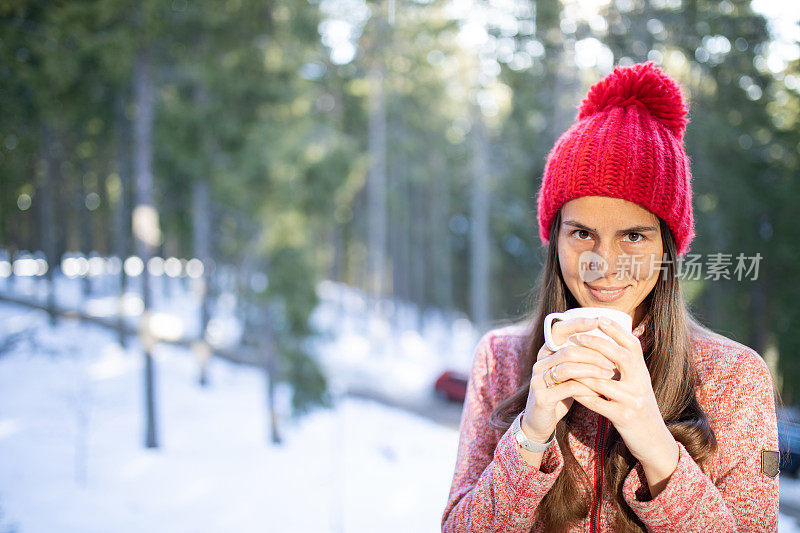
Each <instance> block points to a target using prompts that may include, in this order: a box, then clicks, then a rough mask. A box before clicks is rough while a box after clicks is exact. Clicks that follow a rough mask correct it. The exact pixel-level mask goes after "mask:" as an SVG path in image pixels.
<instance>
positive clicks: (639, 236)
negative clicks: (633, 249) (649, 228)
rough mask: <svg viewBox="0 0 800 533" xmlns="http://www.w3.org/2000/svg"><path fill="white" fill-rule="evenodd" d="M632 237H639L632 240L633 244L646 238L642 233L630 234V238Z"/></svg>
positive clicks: (633, 232)
mask: <svg viewBox="0 0 800 533" xmlns="http://www.w3.org/2000/svg"><path fill="white" fill-rule="evenodd" d="M631 235H635V236H636V237H638V238H636V239H631V242H639V241H641V240H642V239H643V238H644V235H642V234H641V233H636V232H635V231H632V232H630V233H628V236H629V237H630V236H631Z"/></svg>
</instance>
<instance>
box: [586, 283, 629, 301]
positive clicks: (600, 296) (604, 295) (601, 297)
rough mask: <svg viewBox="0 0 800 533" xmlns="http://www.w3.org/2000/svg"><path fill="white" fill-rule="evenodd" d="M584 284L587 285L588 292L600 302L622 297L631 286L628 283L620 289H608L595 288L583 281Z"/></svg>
mask: <svg viewBox="0 0 800 533" xmlns="http://www.w3.org/2000/svg"><path fill="white" fill-rule="evenodd" d="M584 285H586V287H588V289H589V292H591V293H592V296H593V297H594V299H595V300H598V301H600V302H613V301H614V300H618V299H619V298H621V297H622V295H623V294H625V293H626V292H628V289H630V287H631V286H630V285H628V286H627V287H622V288H620V289H616V290H608V289H596V288H594V287H592V286H591V285H589V284H588V283H584Z"/></svg>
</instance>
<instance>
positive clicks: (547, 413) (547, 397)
mask: <svg viewBox="0 0 800 533" xmlns="http://www.w3.org/2000/svg"><path fill="white" fill-rule="evenodd" d="M595 327H597V319H594V318H585V319H584V318H572V319H569V320H563V321H559V322H556V323H555V324H553V338H554V339H555V340H557V341H559V344H560V343H561V342H563V340H564V339H566V338H567V337H569V336H570V335H571V334H573V333H578V332H582V331H590V330H592V329H594V328H595ZM556 366H557V368H555V367H556ZM551 368H553V371H552V372H553V373H552V374H551V375H550V376H548V379H549V378H551V377H552V378H554V379H555V380H556V381H558V382H559V383H558V384H556V385H553V384H552V383H551V386H550V387H549V388H548V387H547V383H546V382H545V372H547V371H549V370H550V369H551ZM613 375H614V365H613V364H612V363H611V362H609V361H608V359H606V358H605V357H604V356H603V355H601V354H599V353H597V352H596V351H594V350H591V349H589V348H584V347H582V346H574V345H570V346H566V347H564V348H561V349H560V350H558V351H555V352H554V351H552V350H550V349H549V348H548V347H547V345H546V344H545V345H543V346H542V347H541V348H540V349H539V353H538V355H537V358H536V363H534V365H533V369H532V375H531V381H530V388H529V389H528V401H527V405H526V407H525V415H524V416H523V419H522V430H523V431H524V432H525V435H527V436H528V438H529V439H531V440H533V441H536V442H546V441H547V440H548V439H549V438H550V435H552V434H553V430H555V427H556V424H557V423H558V421H559V420H561V419H562V418H563V417H564V415H566V414H567V412H568V411H569V408H570V407H571V406H572V402H573V398H572V397H573V396H575V395H577V394H580V395H583V396H584V397H591V396H598V394H597V393H595V392H594V391H592V390H591V389H590V388H589V387H587V386H586V385H584V384H583V383H580V382H579V381H576V380H575V378H578V377H597V378H610V377H611V376H613Z"/></svg>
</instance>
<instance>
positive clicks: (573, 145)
mask: <svg viewBox="0 0 800 533" xmlns="http://www.w3.org/2000/svg"><path fill="white" fill-rule="evenodd" d="M688 122H689V119H688V117H687V107H686V105H685V103H684V99H683V95H682V94H681V89H680V86H679V85H678V84H677V83H676V82H675V80H673V79H672V78H670V77H669V76H668V75H667V74H665V73H664V72H663V71H662V70H660V69H659V68H658V67H657V66H656V65H655V64H654V63H653V62H652V61H648V62H647V63H639V64H636V65H633V66H630V67H623V66H618V67H616V68H615V69H614V71H613V72H611V73H610V74H608V75H607V76H606V77H605V78H603V79H602V80H600V81H599V82H597V83H596V84H595V85H593V86H592V87H591V89H589V93H588V94H587V96H586V98H585V99H584V100H583V102H582V103H581V105H580V107H579V112H578V115H577V116H576V122H575V124H573V125H572V127H570V128H569V129H568V130H567V131H566V132H565V133H564V134H563V135H562V136H561V137H560V138H559V139H558V141H556V144H555V146H554V147H553V149H552V150H551V151H550V153H549V154H548V156H547V162H546V163H545V168H544V177H543V178H542V184H541V187H540V189H539V197H538V200H537V204H538V218H539V236H540V237H541V239H542V241H543V242H544V243H547V242H548V240H549V237H550V226H551V225H552V223H553V218H554V217H555V214H556V213H557V212H558V210H559V209H560V208H561V206H562V205H564V204H565V203H566V202H568V201H570V200H572V199H574V198H579V197H581V196H610V197H612V198H622V199H624V200H629V201H631V202H635V203H637V204H639V205H640V206H642V207H644V208H645V209H647V210H648V211H650V212H652V213H654V214H655V215H657V216H659V217H660V218H662V219H663V220H664V221H665V222H666V223H667V225H668V226H669V228H670V230H671V231H672V236H673V237H674V238H675V242H676V244H677V248H678V255H682V254H684V253H685V252H687V251H688V250H689V243H690V242H691V241H692V238H693V237H694V220H693V217H692V186H691V179H692V174H691V169H690V166H689V158H688V157H687V155H686V152H685V151H684V149H683V133H684V131H685V130H686V124H687V123H688Z"/></svg>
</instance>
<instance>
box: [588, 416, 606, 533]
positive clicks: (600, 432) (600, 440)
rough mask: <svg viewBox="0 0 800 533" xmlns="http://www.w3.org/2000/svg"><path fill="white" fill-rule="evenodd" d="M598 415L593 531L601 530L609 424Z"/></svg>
mask: <svg viewBox="0 0 800 533" xmlns="http://www.w3.org/2000/svg"><path fill="white" fill-rule="evenodd" d="M598 416H599V417H600V421H599V423H598V428H597V438H596V439H595V447H596V454H595V458H598V459H597V460H596V461H595V465H594V471H595V480H596V483H597V485H596V486H595V489H594V502H593V504H592V518H591V530H592V532H593V533H594V532H596V531H599V530H600V529H599V527H600V526H599V522H600V503H601V502H602V498H601V496H602V495H603V463H605V460H604V456H605V453H604V451H603V448H604V444H605V440H606V426H607V425H608V424H607V422H608V421H607V420H606V419H605V418H604V417H603V416H602V415H598Z"/></svg>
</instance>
